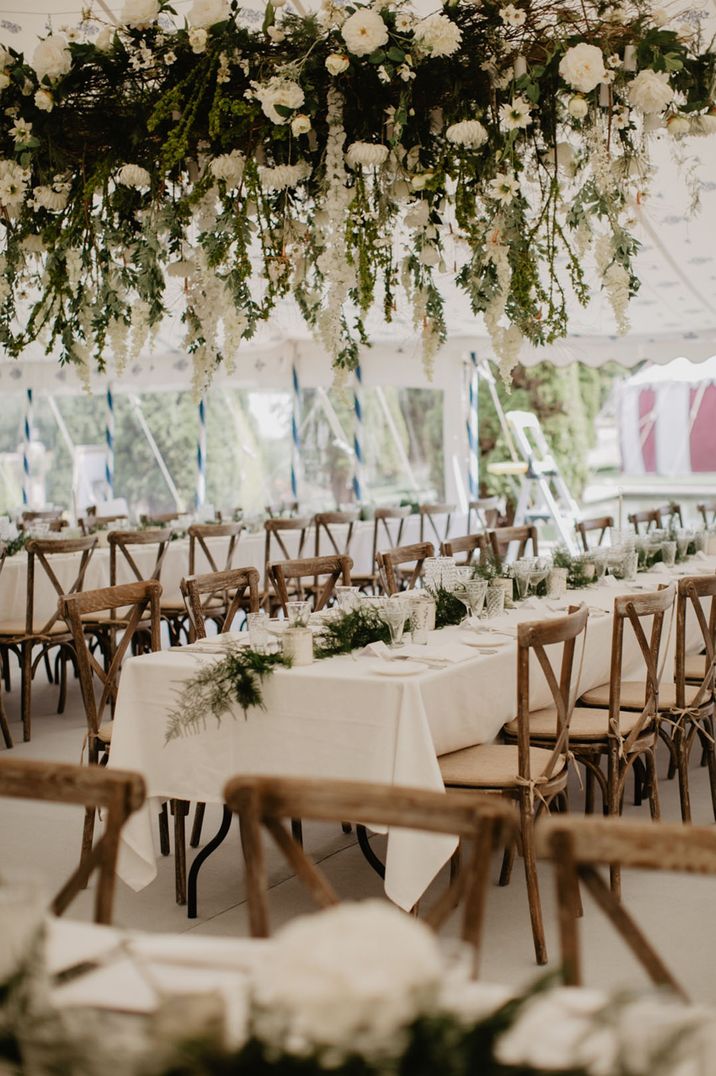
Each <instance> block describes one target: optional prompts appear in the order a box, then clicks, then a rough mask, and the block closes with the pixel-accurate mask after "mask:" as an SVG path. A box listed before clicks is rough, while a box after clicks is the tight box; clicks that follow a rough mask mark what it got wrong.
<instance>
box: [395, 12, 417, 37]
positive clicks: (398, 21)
mask: <svg viewBox="0 0 716 1076" xmlns="http://www.w3.org/2000/svg"><path fill="white" fill-rule="evenodd" d="M414 22H415V19H414V18H413V16H412V15H411V14H410V12H409V11H399V12H398V13H397V15H396V16H395V29H396V30H397V31H398V33H399V34H407V33H408V31H409V30H412V28H413V24H414Z"/></svg>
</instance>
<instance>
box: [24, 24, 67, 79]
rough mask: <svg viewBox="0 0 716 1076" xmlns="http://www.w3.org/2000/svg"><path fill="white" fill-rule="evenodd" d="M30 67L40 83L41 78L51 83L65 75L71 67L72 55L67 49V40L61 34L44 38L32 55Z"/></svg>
mask: <svg viewBox="0 0 716 1076" xmlns="http://www.w3.org/2000/svg"><path fill="white" fill-rule="evenodd" d="M32 66H33V67H34V69H35V73H36V75H37V77H38V79H39V80H40V82H42V80H43V78H48V79H49V80H50V81H51V82H52V81H54V80H55V79H56V78H60V77H61V76H62V75H66V74H67V72H68V71H69V69H70V68H71V67H72V54H71V52H70V50H69V49H68V47H67V39H66V38H65V37H64V36H63V35H62V34H50V36H49V37H46V38H45V40H44V41H41V42H40V44H39V45H38V46H37V48H36V49H35V51H34V52H33V54H32Z"/></svg>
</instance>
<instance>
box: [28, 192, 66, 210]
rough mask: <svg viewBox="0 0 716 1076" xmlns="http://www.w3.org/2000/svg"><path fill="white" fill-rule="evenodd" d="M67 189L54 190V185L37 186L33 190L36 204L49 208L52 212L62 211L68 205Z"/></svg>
mask: <svg viewBox="0 0 716 1076" xmlns="http://www.w3.org/2000/svg"><path fill="white" fill-rule="evenodd" d="M67 196H68V192H67V190H59V191H57V190H54V188H53V187H35V188H34V190H33V192H32V197H33V199H34V202H35V205H36V206H41V207H42V208H43V209H49V210H50V212H51V213H61V212H62V210H63V209H64V208H65V206H66V205H67Z"/></svg>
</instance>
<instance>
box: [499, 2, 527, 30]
mask: <svg viewBox="0 0 716 1076" xmlns="http://www.w3.org/2000/svg"><path fill="white" fill-rule="evenodd" d="M500 18H501V19H502V21H503V22H504V24H505V26H524V24H525V22H526V21H527V12H526V11H525V10H524V8H521V7H515V5H514V4H507V5H506V6H505V7H501V8H500Z"/></svg>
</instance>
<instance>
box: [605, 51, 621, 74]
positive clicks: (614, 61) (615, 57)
mask: <svg viewBox="0 0 716 1076" xmlns="http://www.w3.org/2000/svg"><path fill="white" fill-rule="evenodd" d="M621 65H622V58H621V56H620V55H619V53H618V52H613V53H612V54H611V56H607V67H611V68H612V69H613V70H615V69H616V68H617V67H621Z"/></svg>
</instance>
